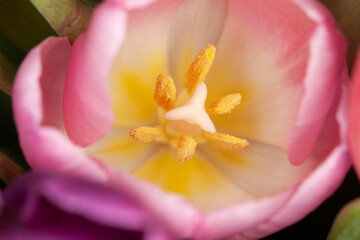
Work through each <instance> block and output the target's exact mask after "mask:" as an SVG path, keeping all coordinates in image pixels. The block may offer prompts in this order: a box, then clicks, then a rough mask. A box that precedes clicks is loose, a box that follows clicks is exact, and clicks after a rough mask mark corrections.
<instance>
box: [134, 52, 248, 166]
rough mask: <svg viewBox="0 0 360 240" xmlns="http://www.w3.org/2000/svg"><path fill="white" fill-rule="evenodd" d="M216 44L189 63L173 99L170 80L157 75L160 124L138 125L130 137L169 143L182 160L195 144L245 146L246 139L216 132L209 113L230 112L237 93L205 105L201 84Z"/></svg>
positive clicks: (156, 88)
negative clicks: (181, 88) (180, 90)
mask: <svg viewBox="0 0 360 240" xmlns="http://www.w3.org/2000/svg"><path fill="white" fill-rule="evenodd" d="M215 51H216V49H215V47H214V46H213V45H208V46H206V47H205V48H203V49H202V50H201V51H200V52H199V53H198V55H197V56H196V57H195V59H194V61H193V62H192V63H191V65H190V67H189V69H188V71H187V73H186V76H185V81H184V86H185V90H184V91H183V92H181V93H180V94H179V96H178V98H176V87H175V84H174V81H173V79H172V78H171V77H170V76H168V75H166V74H160V75H159V76H158V78H157V81H156V85H155V90H154V99H155V102H156V103H157V105H158V106H159V107H160V109H159V113H160V114H159V119H160V125H159V126H155V127H146V126H142V127H137V128H133V129H132V130H131V131H130V137H131V138H132V139H133V140H135V141H137V142H140V143H148V142H152V141H158V142H164V143H168V144H169V145H170V146H171V147H173V148H174V150H175V156H176V159H177V160H178V161H179V162H185V161H187V160H189V159H191V158H192V156H193V155H194V153H195V148H196V145H197V144H202V143H206V142H208V143H210V144H211V145H213V146H215V147H218V148H222V149H227V150H240V149H246V148H247V147H248V146H249V142H248V141H247V140H245V139H241V138H238V137H234V136H231V135H228V134H223V133H218V132H216V129H215V126H214V124H213V122H212V121H211V119H210V117H209V114H224V113H229V112H231V110H233V109H234V108H235V107H236V106H237V105H239V104H240V101H241V95H240V94H239V93H234V94H230V95H227V96H224V97H222V98H219V99H215V100H213V101H211V102H210V103H209V104H207V105H205V101H206V97H207V88H206V84H205V83H204V81H205V78H206V75H207V73H208V72H209V70H210V68H211V65H212V63H213V61H214V58H215Z"/></svg>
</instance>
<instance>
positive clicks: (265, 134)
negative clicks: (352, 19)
mask: <svg viewBox="0 0 360 240" xmlns="http://www.w3.org/2000/svg"><path fill="white" fill-rule="evenodd" d="M305 2H306V1H305ZM300 6H301V7H299V6H298V5H296V4H294V3H293V2H291V1H276V3H275V2H269V3H267V4H263V2H262V1H229V9H230V10H229V13H228V21H227V23H226V24H225V29H224V33H223V35H222V38H221V39H220V42H219V44H218V46H217V57H216V59H215V61H214V66H213V67H212V70H211V71H210V73H209V76H208V79H207V82H208V89H209V97H208V99H209V100H211V99H215V98H219V97H221V96H223V95H226V94H229V93H234V92H239V93H240V94H242V103H241V105H239V106H238V107H237V108H236V109H235V110H234V111H233V112H232V113H231V114H229V115H228V116H214V117H213V118H212V119H213V122H214V124H215V125H216V126H217V129H218V130H219V131H222V132H228V133H231V134H234V135H237V136H239V137H245V138H249V139H253V140H256V141H258V142H262V143H265V144H269V145H273V146H276V147H279V148H282V149H288V156H289V158H290V161H291V162H292V163H293V164H295V163H296V164H300V163H302V162H303V161H304V160H305V159H306V157H307V156H309V154H310V152H311V149H312V147H313V145H314V143H315V140H316V138H317V136H318V134H319V132H320V130H321V128H322V125H323V123H324V120H325V117H326V114H327V112H328V110H329V107H330V105H331V102H332V100H333V97H334V94H335V91H336V89H337V87H338V86H339V82H340V81H339V79H340V74H341V71H342V68H343V63H344V53H345V46H346V45H345V42H344V39H343V37H342V36H341V35H340V34H339V33H338V30H337V29H336V27H335V25H334V23H333V21H332V19H331V16H330V15H329V14H328V12H327V11H326V9H324V7H322V6H321V5H319V3H315V2H312V4H310V5H309V4H307V5H306V4H305V5H300ZM269 13H271V14H269ZM308 15H309V16H308ZM283 19H287V21H283ZM324 59H326V61H325V60H324ZM318 65H320V67H319V66H318ZM219 81H221V84H219ZM310 129H311V130H310ZM290 134H291V135H290ZM289 135H290V137H289ZM305 138H306V139H307V141H306V143H303V142H302V143H301V144H300V142H299V141H302V139H305Z"/></svg>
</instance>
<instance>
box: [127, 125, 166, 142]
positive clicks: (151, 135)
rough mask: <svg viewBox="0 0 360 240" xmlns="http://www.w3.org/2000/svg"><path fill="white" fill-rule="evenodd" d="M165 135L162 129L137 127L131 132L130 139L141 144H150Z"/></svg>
mask: <svg viewBox="0 0 360 240" xmlns="http://www.w3.org/2000/svg"><path fill="white" fill-rule="evenodd" d="M163 134H164V132H163V130H162V128H153V127H137V128H133V129H131V131H130V137H131V139H133V140H134V141H136V142H139V143H148V142H152V141H154V140H155V139H156V138H157V137H160V136H162V135H163Z"/></svg>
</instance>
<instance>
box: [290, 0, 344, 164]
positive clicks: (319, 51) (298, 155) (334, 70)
mask: <svg viewBox="0 0 360 240" xmlns="http://www.w3.org/2000/svg"><path fill="white" fill-rule="evenodd" d="M294 3H295V4H297V5H298V6H299V8H301V9H302V10H303V11H304V12H305V13H306V15H307V16H308V17H309V18H311V19H312V20H313V21H314V22H315V23H316V24H317V26H316V28H315V30H314V32H313V34H312V36H311V39H310V59H309V63H308V66H307V70H306V74H305V77H304V84H305V94H304V96H303V98H302V102H301V105H300V110H299V114H298V117H297V120H296V123H295V127H294V129H293V130H292V132H291V134H290V137H289V138H288V148H287V149H288V156H289V159H290V162H291V163H292V164H294V165H299V164H301V163H303V162H304V161H305V160H306V158H307V156H308V155H309V154H310V152H311V150H312V148H313V146H314V144H315V141H316V138H317V137H318V135H319V133H320V130H321V128H322V126H323V124H324V121H325V118H326V115H327V113H328V111H329V108H330V106H331V103H332V101H333V99H334V96H335V93H336V91H337V88H338V86H339V83H340V82H341V80H342V74H343V69H344V66H345V53H346V43H345V39H344V37H343V36H342V35H341V34H340V32H339V31H338V30H337V28H336V26H335V24H334V21H333V19H332V17H331V15H330V14H329V13H328V11H327V10H326V9H325V8H324V7H323V6H321V5H320V4H319V3H318V2H316V1H312V0H304V1H298V0H294ZM304 139H306V142H305V144H304V141H303V140H304Z"/></svg>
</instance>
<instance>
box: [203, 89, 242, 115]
mask: <svg viewBox="0 0 360 240" xmlns="http://www.w3.org/2000/svg"><path fill="white" fill-rule="evenodd" d="M240 102H241V95H240V94H239V93H234V94H229V95H227V96H225V97H222V98H219V99H216V100H214V101H211V102H210V104H209V105H207V106H206V112H207V113H208V114H224V113H229V112H231V110H233V109H234V108H235V107H236V106H237V105H239V104H240Z"/></svg>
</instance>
